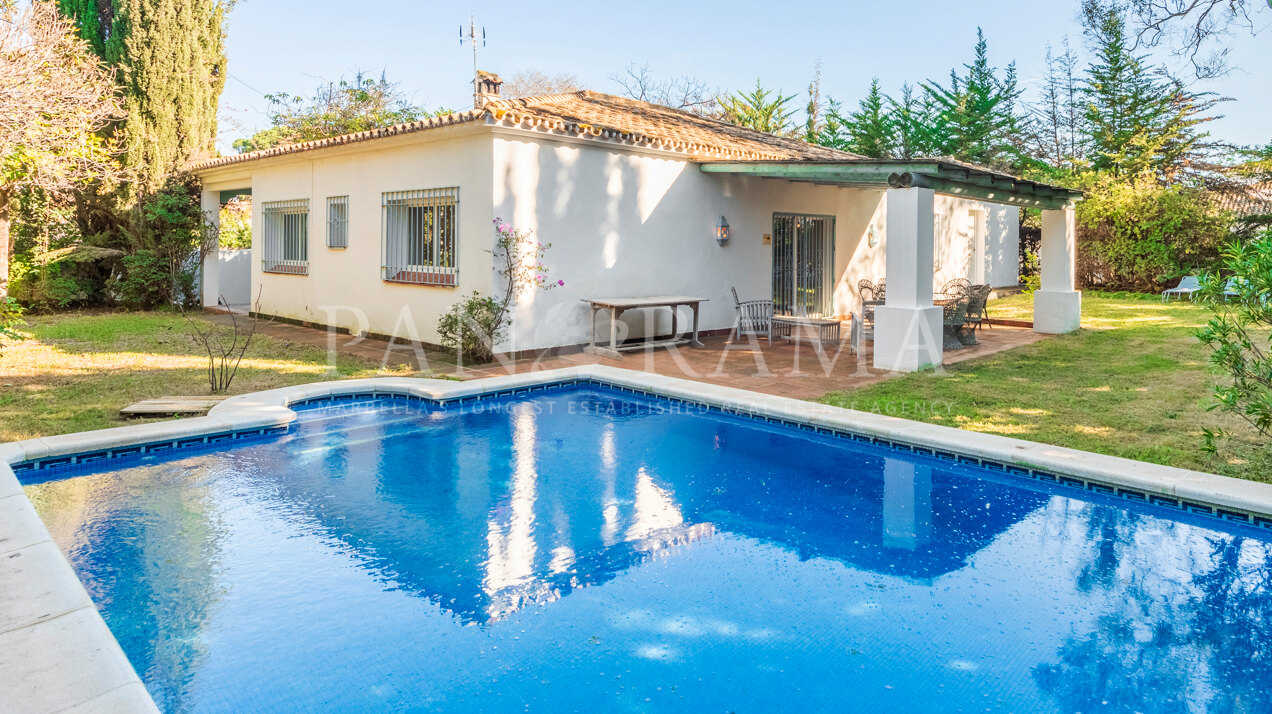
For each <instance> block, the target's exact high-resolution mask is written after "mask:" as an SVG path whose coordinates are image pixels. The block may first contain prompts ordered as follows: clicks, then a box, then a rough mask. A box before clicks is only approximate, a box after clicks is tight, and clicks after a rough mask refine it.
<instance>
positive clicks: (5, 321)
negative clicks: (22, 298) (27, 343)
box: [0, 297, 26, 348]
mask: <svg viewBox="0 0 1272 714" xmlns="http://www.w3.org/2000/svg"><path fill="white" fill-rule="evenodd" d="M25 324H26V323H25V322H23V321H22V306H21V305H19V304H18V301H17V300H14V299H13V298H12V297H0V338H6V339H10V340H20V339H22V335H21V334H20V333H18V331H17V330H15V329H14V328H15V327H17V326H18V325H25ZM3 347H4V342H3V341H2V340H0V348H3Z"/></svg>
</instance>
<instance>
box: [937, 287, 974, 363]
mask: <svg viewBox="0 0 1272 714" xmlns="http://www.w3.org/2000/svg"><path fill="white" fill-rule="evenodd" d="M967 302H968V301H967V297H966V296H963V295H951V296H950V297H947V298H945V299H943V300H941V301H940V304H941V309H942V311H943V312H944V315H943V319H942V321H941V324H942V325H943V326H944V329H943V330H941V333H942V335H941V346H942V347H943V348H944V349H947V350H961V349H963V341H962V340H960V339H959V337H958V332H959V330H961V329H962V328H963V325H964V324H966V323H967Z"/></svg>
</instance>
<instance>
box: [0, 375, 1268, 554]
mask: <svg viewBox="0 0 1272 714" xmlns="http://www.w3.org/2000/svg"><path fill="white" fill-rule="evenodd" d="M577 387H592V388H600V389H605V390H610V391H614V392H619V393H623V394H630V395H634V396H639V397H642V398H646V399H653V400H657V401H662V402H669V403H672V404H677V405H682V406H687V407H691V408H694V409H698V410H700V411H703V412H706V413H712V414H720V415H727V416H732V417H740V418H744V419H750V420H754V421H759V422H764V423H767V424H772V425H778V426H782V427H786V428H794V429H797V430H799V431H804V432H809V433H814V434H818V435H821V436H828V437H832V438H838V439H845V440H849V441H854V442H858V443H862V444H871V445H874V446H879V447H884V448H887V449H890V450H893V451H902V452H906V453H912V454H917V455H920V456H927V457H931V458H935V459H939V460H943V461H949V462H952V463H958V464H963V465H968V466H978V467H981V468H985V469H987V470H989V471H992V472H997V473H1002V474H1006V475H1009V476H1017V477H1021V478H1027V479H1031V480H1033V481H1037V482H1040V483H1043V484H1047V485H1051V486H1064V487H1068V488H1071V489H1074V490H1077V491H1084V492H1090V493H1095V494H1101V495H1104V496H1114V497H1117V498H1121V499H1125V500H1127V501H1131V502H1134V503H1139V504H1146V505H1151V506H1157V507H1161V508H1165V509H1169V510H1174V511H1177V512H1180V513H1187V514H1192V515H1200V516H1207V517H1210V518H1213V519H1218V520H1221V521H1224V522H1228V523H1238V524H1245V525H1252V526H1256V527H1259V528H1263V529H1267V530H1269V531H1272V514H1263V513H1256V512H1250V511H1244V510H1236V509H1228V508H1222V507H1219V506H1213V505H1210V504H1206V503H1201V502H1199V501H1191V500H1188V499H1183V498H1176V497H1173V496H1167V495H1163V494H1157V493H1151V492H1148V491H1142V490H1138V489H1133V488H1127V487H1125V486H1120V485H1111V484H1108V483H1104V482H1101V481H1098V480H1094V479H1086V478H1079V477H1076V476H1071V475H1066V474H1061V473H1056V472H1054V471H1051V470H1044V469H1035V468H1030V467H1026V466H1021V465H1018V464H1010V463H1006V462H1003V461H1000V460H996V459H990V458H984V457H979V456H972V455H967V454H960V453H957V452H954V451H948V450H942V449H935V448H930V447H926V446H920V445H916V444H911V443H908V442H906V441H903V440H898V439H890V438H887V437H881V436H875V435H871V434H866V433H863V432H860V431H854V430H851V429H845V428H841V427H830V426H822V425H816V424H809V423H808V422H805V421H800V420H798V419H789V418H784V417H775V416H769V415H765V414H760V413H757V412H756V411H754V410H751V409H746V408H737V407H729V406H720V405H718V404H713V403H710V402H707V401H704V400H697V399H687V398H684V397H679V396H674V395H668V394H665V393H662V392H659V391H657V390H654V389H642V388H638V387H631V386H628V385H622V384H615V383H613V382H609V381H606V380H603V379H597V378H594V377H576V378H566V379H559V380H553V381H547V382H542V383H538V384H532V385H525V386H518V387H510V388H507V389H497V390H491V391H486V392H478V393H474V394H468V395H463V396H456V397H444V398H432V397H423V396H419V395H414V394H402V393H401V392H398V391H385V390H383V389H371V390H363V391H352V392H347V393H343V394H331V395H323V396H315V397H309V398H304V399H299V400H296V401H293V402H291V403H290V404H289V405H288V406H289V407H293V408H294V407H304V406H314V405H323V404H342V403H353V402H358V401H366V400H395V401H397V400H401V401H411V402H419V403H423V404H428V405H433V406H438V407H441V408H446V407H450V406H462V405H465V404H471V403H474V402H480V401H489V400H493V399H501V398H507V397H516V396H523V395H531V394H535V393H542V392H551V391H560V390H563V389H569V388H577ZM290 430H291V424H283V425H278V426H270V427H258V428H252V429H241V430H232V431H218V432H214V433H209V434H205V435H201V436H184V437H180V438H174V439H169V440H162V441H153V442H147V443H143V444H131V445H127V446H119V447H115V448H110V449H102V450H97V451H91V452H83V453H75V454H62V455H58V456H49V457H45V458H42V459H32V460H29V461H20V462H18V463H15V464H12V469H13V471H14V473H15V474H16V475H17V476H18V477H19V478H23V477H26V478H30V477H32V476H35V475H37V474H40V475H45V474H47V476H49V477H56V476H73V475H75V474H76V473H82V472H88V471H91V470H94V469H97V468H100V467H101V466H102V462H103V461H112V460H115V459H124V458H128V457H137V456H141V455H147V454H158V453H172V452H174V451H181V452H184V453H199V452H207V451H212V450H215V448H216V446H217V445H219V444H222V443H225V442H230V441H233V442H242V441H245V440H250V439H264V438H267V437H270V436H277V435H282V434H287V433H289V432H290Z"/></svg>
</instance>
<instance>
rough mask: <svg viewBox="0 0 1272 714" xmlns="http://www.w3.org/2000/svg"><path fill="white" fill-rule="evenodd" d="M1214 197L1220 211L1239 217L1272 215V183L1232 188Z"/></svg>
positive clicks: (1219, 192)
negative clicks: (1229, 212)
mask: <svg viewBox="0 0 1272 714" xmlns="http://www.w3.org/2000/svg"><path fill="white" fill-rule="evenodd" d="M1213 195H1214V198H1215V205H1216V206H1217V207H1218V208H1219V210H1222V211H1231V212H1233V213H1234V214H1236V215H1237V217H1244V216H1266V215H1272V181H1264V182H1262V183H1257V184H1250V185H1245V186H1231V187H1228V189H1227V190H1223V191H1216V192H1215V193H1214V194H1213Z"/></svg>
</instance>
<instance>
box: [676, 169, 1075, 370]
mask: <svg viewBox="0 0 1272 714" xmlns="http://www.w3.org/2000/svg"><path fill="white" fill-rule="evenodd" d="M701 170H702V171H703V172H704V173H708V174H734V175H741V176H753V177H760V178H768V179H779V180H785V181H792V182H807V183H814V184H819V185H827V186H840V187H844V188H869V189H883V190H885V191H886V195H887V209H886V211H887V213H886V216H887V225H886V234H887V238H886V240H887V247H886V253H885V271H886V274H885V278H886V280H887V285H888V290H887V296H886V302H885V304H883V305H880V306H879V307H878V309H877V311H876V316H875V331H874V344H873V350H872V352H873V357H872V359H873V366H874V368H876V369H881V370H889V371H897V372H913V371H918V370H922V369H928V368H932V367H935V366H937V365H940V364H943V363H944V358H943V347H942V343H943V339H942V329H943V328H942V320H943V316H942V309H941V308H940V307H939V306H937V305H936V304H935V303H934V302H933V285H932V274H933V270H934V265H935V264H934V246H935V240H934V239H935V235H936V234H935V212H934V200H935V197H936V195H937V194H942V195H948V196H955V197H962V198H969V199H973V200H976V201H984V202H988V203H999V204H1004V205H1009V206H1017V207H1020V208H1035V209H1041V211H1042V246H1041V249H1040V256H1039V257H1040V259H1041V270H1042V285H1041V289H1040V290H1038V291H1036V292H1035V293H1034V326H1033V329H1034V331H1035V332H1039V333H1043V334H1060V333H1065V332H1072V331H1073V330H1076V329H1077V328H1078V326H1079V321H1080V314H1081V307H1082V295H1081V293H1080V292H1079V291H1077V290H1076V289H1075V288H1074V258H1075V252H1076V251H1075V237H1074V218H1073V203H1074V201H1077V200H1080V199H1081V197H1082V194H1081V193H1080V192H1078V191H1073V190H1070V189H1066V188H1062V187H1058V186H1051V185H1047V184H1041V183H1037V182H1034V181H1026V180H1022V179H1019V178H1016V177H1014V176H1010V175H1007V174H1003V173H999V172H996V171H991V170H989V169H985V168H982V167H978V166H972V165H970V164H965V163H962V162H959V161H954V160H951V159H920V160H909V161H907V160H882V159H852V160H848V161H818V160H808V159H801V160H794V161H716V162H707V163H703V164H702V165H701Z"/></svg>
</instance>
